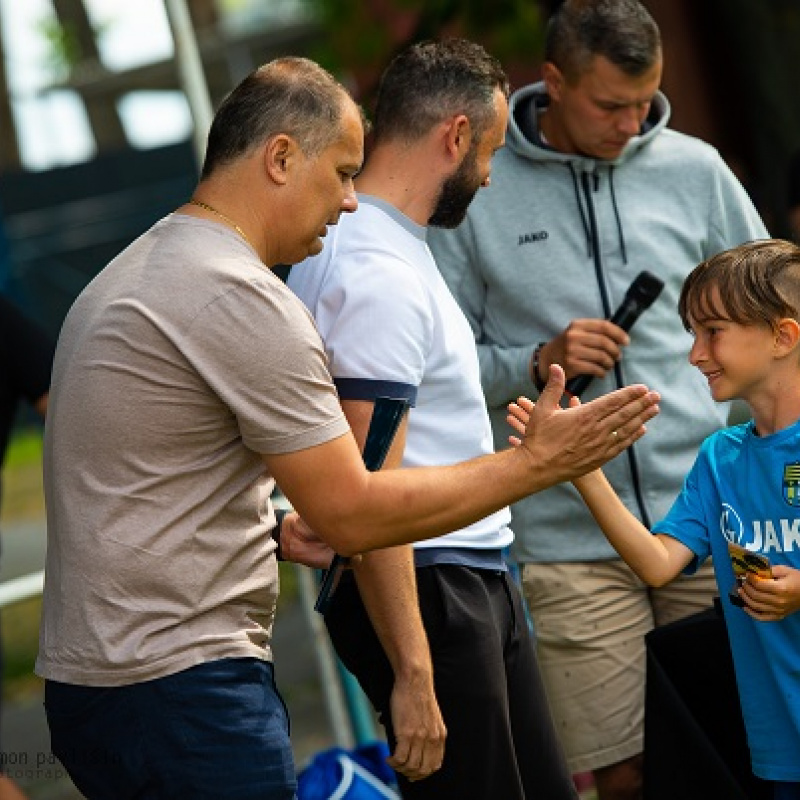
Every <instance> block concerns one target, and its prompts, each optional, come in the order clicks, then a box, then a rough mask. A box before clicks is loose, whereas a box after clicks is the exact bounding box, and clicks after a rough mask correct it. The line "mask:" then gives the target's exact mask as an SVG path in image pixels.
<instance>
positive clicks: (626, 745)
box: [522, 559, 718, 772]
mask: <svg viewBox="0 0 800 800" xmlns="http://www.w3.org/2000/svg"><path fill="white" fill-rule="evenodd" d="M522 582H523V587H524V592H525V599H526V600H527V602H528V607H529V609H530V613H531V617H532V618H533V621H534V627H535V629H536V639H537V654H538V656H539V667H540V669H541V672H542V678H543V680H544V684H545V688H546V690H547V696H548V699H549V701H550V705H551V708H552V712H553V720H554V722H555V726H556V731H557V733H558V735H559V737H560V738H561V742H562V744H563V746H564V750H565V751H566V755H567V761H568V762H569V766H570V769H571V770H572V771H573V772H585V771H589V770H594V769H598V768H600V767H605V766H608V765H610V764H616V763H617V762H619V761H623V760H625V759H627V758H630V757H631V756H634V755H636V754H637V753H641V752H642V750H643V749H644V681H645V663H646V659H645V644H644V636H645V634H646V633H647V632H648V631H650V630H651V629H652V628H653V627H654V626H655V625H664V624H666V623H668V622H672V621H674V620H676V619H680V618H681V617H685V616H688V615H689V614H694V613H696V612H698V611H703V610H704V609H706V608H708V607H709V606H710V605H711V604H712V601H713V598H714V596H715V595H717V594H718V591H717V585H716V581H715V580H714V574H713V570H712V567H711V562H710V561H708V562H707V563H706V564H704V565H703V567H702V568H701V569H700V570H698V572H697V573H696V574H695V575H693V576H691V577H683V576H682V577H680V578H677V579H676V580H675V581H672V582H671V583H669V584H668V585H667V586H664V587H662V588H660V589H649V588H648V587H646V586H645V585H644V584H643V583H642V582H641V581H640V580H639V579H638V578H637V577H636V576H635V575H634V574H633V572H632V571H631V570H630V568H629V567H628V566H627V564H625V563H624V562H623V561H621V560H619V559H615V560H611V561H596V562H579V563H555V564H532V563H529V564H524V565H523V569H522Z"/></svg>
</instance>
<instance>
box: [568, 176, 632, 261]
mask: <svg viewBox="0 0 800 800" xmlns="http://www.w3.org/2000/svg"><path fill="white" fill-rule="evenodd" d="M567 166H568V167H569V174H570V176H571V177H572V189H573V191H574V192H575V202H576V203H577V204H578V211H579V212H580V215H581V223H582V224H583V232H584V233H585V234H586V252H587V257H588V258H593V257H594V242H593V240H592V229H591V225H590V224H589V220H588V218H587V216H586V209H585V208H584V207H583V203H582V202H581V189H580V181H579V180H578V173H577V172H576V170H575V165H574V164H573V163H572V162H571V161H570V162H568V163H567ZM584 174H586V173H584ZM592 178H593V184H594V191H595V192H596V191H597V190H598V188H599V187H600V175H599V173H598V172H597V169H595V171H594V172H593V173H592ZM608 184H609V191H610V192H611V207H612V208H613V209H614V220H615V221H616V223H617V237H618V238H619V249H620V252H621V253H622V263H623V264H627V263H628V247H627V245H626V243H625V231H624V230H623V228H622V217H621V216H620V213H619V206H618V205H617V194H616V191H615V189H614V166H613V165H611V166H609V168H608Z"/></svg>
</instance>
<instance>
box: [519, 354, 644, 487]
mask: <svg viewBox="0 0 800 800" xmlns="http://www.w3.org/2000/svg"><path fill="white" fill-rule="evenodd" d="M564 382H565V376H564V370H563V369H562V368H561V367H560V366H559V365H558V364H552V365H551V366H550V373H549V380H548V382H547V386H546V387H545V389H544V390H543V391H542V393H541V394H540V396H539V400H538V401H537V402H536V403H535V404H534V403H531V402H530V401H528V405H527V408H524V407H523V405H520V409H521V410H524V411H525V413H527V414H528V421H527V424H526V425H525V432H524V434H523V435H522V437H521V438H520V448H521V449H523V450H526V451H527V452H528V453H529V454H530V457H531V462H532V463H534V464H538V465H539V466H540V467H541V466H544V467H546V469H547V471H548V474H549V475H550V476H551V478H552V483H558V482H561V481H565V480H572V479H573V478H576V477H578V476H580V475H583V474H585V473H587V472H591V471H592V470H595V469H597V468H598V467H600V466H602V465H603V464H604V463H605V462H606V461H609V460H611V459H612V458H615V457H616V456H617V455H619V453H621V452H622V451H623V450H624V449H625V448H626V447H629V446H630V445H631V444H633V442H635V441H636V440H637V439H639V438H641V437H642V436H643V435H644V434H645V432H646V428H645V423H646V422H647V421H648V420H650V419H652V418H653V417H654V416H655V415H656V414H658V411H659V408H658V401H659V399H660V398H659V395H658V393H657V392H652V391H649V390H648V389H647V387H646V386H639V385H637V386H627V387H625V388H623V389H618V390H616V391H614V392H610V393H609V394H606V395H603V396H602V397H598V398H597V399H595V400H592V401H591V402H589V403H581V402H580V401H578V400H577V399H573V400H571V401H570V404H569V408H562V407H561V406H560V405H559V401H560V400H561V397H562V395H563V393H564ZM518 430H519V429H518Z"/></svg>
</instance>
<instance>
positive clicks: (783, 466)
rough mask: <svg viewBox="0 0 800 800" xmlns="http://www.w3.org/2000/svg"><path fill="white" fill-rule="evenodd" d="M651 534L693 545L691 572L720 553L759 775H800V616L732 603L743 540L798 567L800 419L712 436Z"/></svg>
mask: <svg viewBox="0 0 800 800" xmlns="http://www.w3.org/2000/svg"><path fill="white" fill-rule="evenodd" d="M653 532H654V533H665V534H668V535H669V536H672V537H674V538H675V539H677V540H678V541H680V542H683V544H685V545H686V546H687V547H688V548H689V549H690V550H692V552H693V553H694V554H695V555H696V558H695V559H694V560H693V562H692V563H691V564H690V565H689V566H688V567H687V569H686V572H693V571H694V570H695V569H697V567H698V565H699V564H700V563H701V562H702V561H703V560H704V559H706V558H707V557H708V556H709V555H711V556H713V561H714V568H715V570H716V576H717V584H718V586H719V591H720V595H721V597H722V605H723V608H724V612H725V620H726V623H727V626H728V634H729V636H730V641H731V649H732V652H733V661H734V667H735V670H736V680H737V683H738V686H739V694H740V697H741V703H742V712H743V715H744V721H745V727H746V728H747V737H748V742H749V745H750V755H751V759H752V765H753V772H754V773H755V774H756V775H758V776H759V777H761V778H765V779H768V780H773V781H798V780H800V613H794V614H792V615H790V616H789V617H787V618H786V619H784V620H781V621H779V622H757V621H756V620H754V619H752V618H751V617H749V616H748V615H747V614H746V613H745V612H744V611H742V610H741V609H739V608H737V607H736V606H734V605H733V604H732V603H731V602H730V600H729V599H728V594H729V592H731V591H732V590H733V586H734V576H733V568H732V566H731V562H730V558H729V555H728V549H727V545H728V541H733V542H737V543H738V544H741V545H742V546H744V547H746V548H747V549H748V550H752V551H754V552H758V553H762V554H763V555H765V556H766V557H767V558H768V559H769V560H770V562H771V563H772V564H773V565H776V564H784V565H786V566H788V567H792V568H794V569H800V422H796V423H795V424H794V425H792V426H791V427H789V428H786V429H784V430H782V431H779V432H778V433H775V434H773V435H771V436H763V437H762V436H758V435H757V434H756V433H755V429H754V426H753V423H752V422H748V423H745V424H744V425H738V426H736V427H732V428H728V429H725V430H722V431H719V432H718V433H715V434H713V435H712V436H710V437H709V438H708V439H706V441H705V442H704V443H703V445H702V447H701V449H700V453H699V454H698V457H697V460H696V461H695V464H694V466H693V467H692V470H691V472H690V473H689V475H688V477H687V478H686V482H685V484H684V487H683V490H682V492H681V494H680V496H679V497H678V499H677V500H676V501H675V503H674V504H673V506H672V508H671V509H670V511H669V513H668V514H667V516H666V517H665V518H664V519H663V520H662V521H661V522H659V523H658V524H657V525H655V526H654V527H653Z"/></svg>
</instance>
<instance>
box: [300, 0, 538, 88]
mask: <svg viewBox="0 0 800 800" xmlns="http://www.w3.org/2000/svg"><path fill="white" fill-rule="evenodd" d="M310 5H311V6H312V7H313V8H315V9H316V11H317V13H318V15H319V16H320V18H321V19H322V22H323V26H324V28H325V31H326V36H325V40H324V42H323V43H322V44H321V45H320V46H319V48H318V49H317V50H316V51H315V53H314V57H315V58H317V60H319V61H320V62H321V63H322V64H324V65H325V66H326V67H328V68H329V69H330V70H332V71H333V72H335V73H337V74H340V75H341V74H351V75H357V76H358V75H363V74H364V73H367V74H368V75H370V76H375V75H376V74H378V73H380V71H381V70H382V69H383V67H384V66H385V65H386V64H387V63H388V61H389V60H390V59H391V58H392V56H393V55H394V54H395V53H397V52H399V51H400V50H402V49H404V48H405V47H406V46H408V45H409V44H412V43H413V42H417V41H421V40H423V39H435V38H440V37H443V36H464V37H466V38H469V39H473V40H475V41H477V42H480V43H481V44H483V45H484V47H486V49H487V50H489V52H491V53H492V55H494V56H495V57H496V58H498V59H499V60H500V61H501V62H503V63H504V64H505V65H507V64H513V63H528V64H531V63H537V62H538V61H539V60H540V59H541V53H542V48H543V24H542V16H541V10H540V8H539V5H538V4H537V3H535V2H532V0H493V1H492V2H486V0H365V2H359V3H355V2H353V1H352V0H310ZM373 79H374V78H373Z"/></svg>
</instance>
